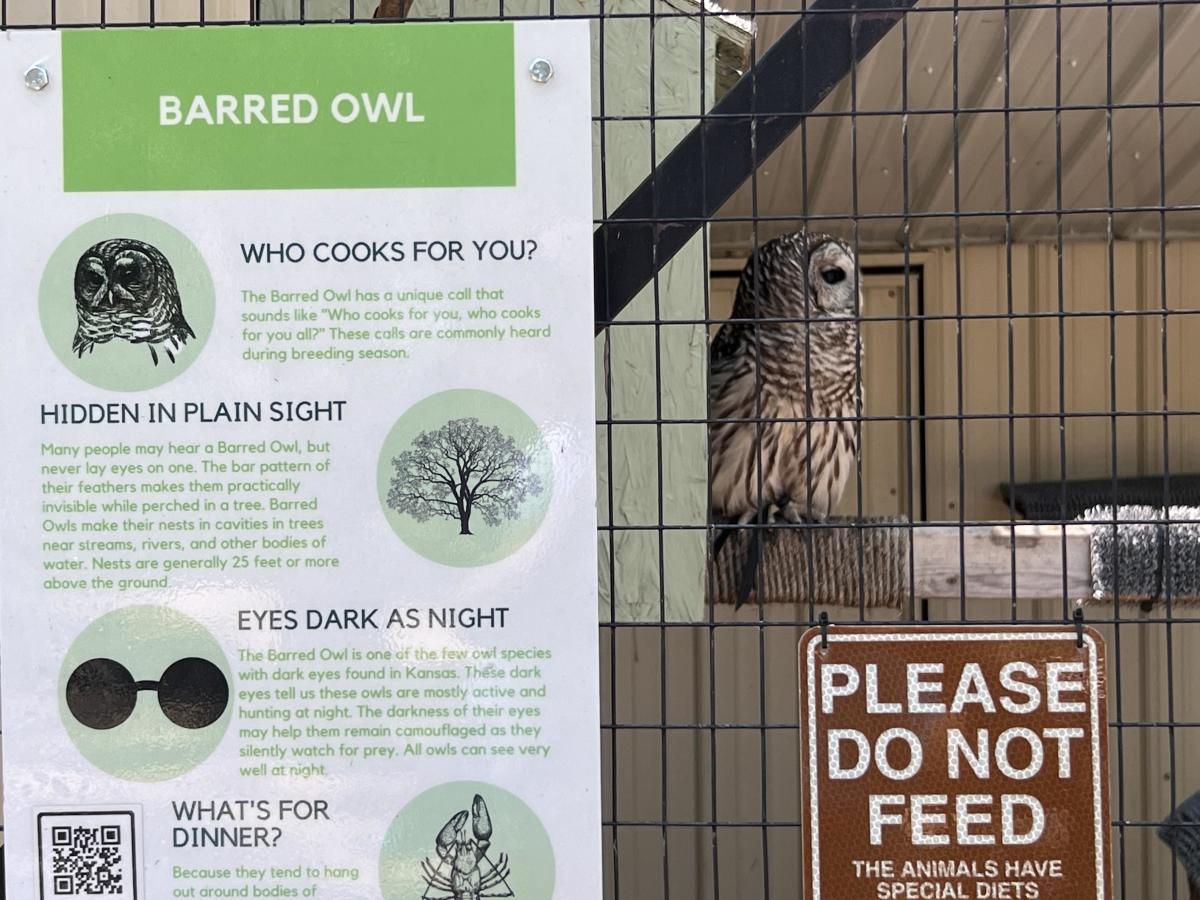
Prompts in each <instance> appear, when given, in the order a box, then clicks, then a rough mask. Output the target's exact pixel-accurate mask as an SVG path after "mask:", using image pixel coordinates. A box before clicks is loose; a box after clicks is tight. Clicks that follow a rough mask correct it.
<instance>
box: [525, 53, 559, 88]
mask: <svg viewBox="0 0 1200 900" xmlns="http://www.w3.org/2000/svg"><path fill="white" fill-rule="evenodd" d="M529 77H530V78H532V79H533V80H534V81H536V82H537V83H538V84H545V83H546V82H547V81H549V80H550V79H551V78H553V77H554V65H553V64H552V63H551V62H550V60H548V59H543V58H542V57H540V56H539V57H538V58H537V59H535V60H534V61H533V62H531V63H530V64H529Z"/></svg>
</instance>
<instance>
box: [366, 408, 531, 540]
mask: <svg viewBox="0 0 1200 900" xmlns="http://www.w3.org/2000/svg"><path fill="white" fill-rule="evenodd" d="M532 463H533V460H532V457H531V455H530V454H528V453H524V452H522V451H521V449H520V448H518V447H517V444H516V441H514V440H513V439H512V438H511V437H509V436H508V435H506V434H505V433H504V432H502V431H501V430H500V429H499V428H497V427H495V426H488V425H483V424H481V423H480V421H479V420H478V419H476V418H467V419H451V420H450V421H449V422H447V423H446V424H445V425H443V426H442V427H441V428H439V429H437V430H436V431H423V432H421V433H420V434H419V435H417V437H416V438H415V439H414V440H413V442H412V449H410V450H405V451H404V452H403V453H401V454H400V455H399V456H394V457H392V466H393V468H394V472H393V474H392V481H391V487H390V488H389V489H388V497H387V502H388V506H390V507H391V508H392V509H394V510H396V512H399V513H407V514H408V515H410V516H412V517H413V518H414V519H416V520H417V521H418V522H425V521H428V520H429V519H433V518H446V519H456V520H457V521H458V524H459V532H458V533H459V534H472V533H473V532H472V531H471V517H472V516H473V515H475V514H476V513H478V514H479V515H480V516H482V517H483V520H484V521H485V522H486V523H487V524H488V525H498V524H500V521H501V520H502V519H515V518H517V515H518V514H519V512H520V507H521V503H522V502H523V501H524V500H525V498H526V497H530V496H534V495H537V494H540V493H541V492H542V483H541V480H540V479H539V478H538V476H537V475H535V474H534V473H533V471H532Z"/></svg>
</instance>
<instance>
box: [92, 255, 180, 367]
mask: <svg viewBox="0 0 1200 900" xmlns="http://www.w3.org/2000/svg"><path fill="white" fill-rule="evenodd" d="M75 312H76V314H77V316H78V326H77V328H76V330H75V340H74V342H73V343H72V344H71V349H72V350H73V351H74V352H75V353H76V354H77V355H79V356H83V354H84V353H90V352H92V351H93V350H94V349H95V347H96V344H104V343H107V342H108V341H111V340H112V339H113V338H120V339H121V340H125V341H128V342H129V343H131V344H146V345H147V346H148V347H149V348H150V359H151V360H152V361H153V362H154V365H156V366H157V365H158V351H159V350H162V351H163V353H165V354H166V356H167V358H168V359H169V360H170V361H171V362H175V354H176V353H178V352H179V350H180V348H182V347H183V345H184V344H186V343H187V339H188V338H190V337H193V338H194V337H195V336H196V333H195V332H194V331H192V326H191V325H189V324H188V321H187V319H186V318H184V315H183V304H182V301H181V300H180V298H179V288H178V287H177V286H176V284H175V272H174V270H172V268H171V264H170V263H169V262H168V261H167V258H166V257H165V256H163V254H162V253H161V252H160V251H159V250H158V248H157V247H152V246H151V245H150V244H146V243H143V242H142V241H137V240H133V239H132V238H110V239H109V240H107V241H101V242H100V243H98V244H95V245H93V246H91V247H89V248H88V249H87V250H86V251H85V252H84V254H83V255H82V256H81V257H79V262H78V263H77V264H76V266H75Z"/></svg>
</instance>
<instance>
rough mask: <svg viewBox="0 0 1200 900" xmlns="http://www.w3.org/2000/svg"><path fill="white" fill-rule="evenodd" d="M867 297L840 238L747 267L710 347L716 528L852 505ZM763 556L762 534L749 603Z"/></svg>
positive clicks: (799, 243) (791, 240) (747, 580)
mask: <svg viewBox="0 0 1200 900" xmlns="http://www.w3.org/2000/svg"><path fill="white" fill-rule="evenodd" d="M860 302H861V294H860V289H859V278H858V268H857V263H856V261H855V258H854V251H853V250H851V249H850V247H849V246H847V245H846V243H845V242H843V241H841V240H838V239H837V238H835V237H833V236H831V235H828V234H805V233H797V234H789V235H784V236H783V237H779V238H776V239H775V240H772V241H770V242H768V243H766V244H764V245H763V246H762V247H760V248H759V250H758V252H757V253H755V254H754V256H752V257H751V259H750V260H749V261H748V262H747V263H746V266H745V268H744V269H743V270H742V276H741V281H740V282H739V284H738V291H737V298H736V300H735V302H734V308H733V315H732V317H731V319H732V320H731V321H730V322H728V323H726V324H724V325H722V326H721V330H720V331H719V332H718V334H717V336H716V338H715V339H714V341H713V343H712V347H711V348H710V351H709V366H710V376H709V401H710V416H711V418H712V422H711V424H710V426H709V429H710V431H709V433H710V438H711V460H710V480H711V483H712V507H713V508H712V515H713V521H714V522H718V523H740V524H747V523H750V522H752V521H756V520H757V521H759V522H773V521H775V519H776V517H780V518H783V519H784V520H786V521H788V522H800V521H802V520H805V519H808V520H817V521H820V520H823V519H825V518H826V517H827V516H828V515H829V514H830V512H831V511H832V510H833V508H834V507H835V506H836V505H837V503H838V500H839V499H841V495H842V491H843V489H844V488H845V486H846V479H847V477H848V476H849V474H850V469H851V466H853V464H854V457H855V454H856V452H857V446H856V439H855V432H854V416H855V404H856V400H857V397H858V395H859V391H858V383H859V374H860V372H861V358H862V345H861V342H860V339H859V333H858V310H859V305H860ZM739 320H742V321H739ZM754 320H757V321H754ZM806 320H807V321H806ZM739 420H741V421H739ZM745 420H755V421H745ZM759 422H761V425H759V424H758V423H759ZM760 491H761V492H760ZM730 533H732V529H722V530H721V533H720V534H719V535H718V538H717V542H716V544H715V545H714V557H715V555H716V553H718V552H719V550H720V545H721V544H722V543H723V542H724V539H725V538H726V537H727V536H728V535H729V534H730ZM757 555H758V541H757V532H755V539H754V540H752V541H751V550H750V557H751V558H750V560H749V561H748V564H747V566H748V572H744V573H743V575H742V578H741V585H742V587H741V589H740V590H739V605H740V602H741V601H742V600H744V599H745V598H746V596H748V595H749V592H750V590H751V589H752V588H753V578H754V571H753V570H754V568H756V567H757Z"/></svg>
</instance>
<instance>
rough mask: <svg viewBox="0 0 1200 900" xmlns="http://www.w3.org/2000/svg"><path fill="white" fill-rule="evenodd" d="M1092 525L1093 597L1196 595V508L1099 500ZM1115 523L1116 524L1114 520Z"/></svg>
mask: <svg viewBox="0 0 1200 900" xmlns="http://www.w3.org/2000/svg"><path fill="white" fill-rule="evenodd" d="M1081 518H1082V519H1083V520H1084V521H1087V522H1092V523H1096V524H1094V526H1093V528H1092V538H1091V557H1092V560H1091V561H1092V596H1093V598H1094V599H1096V600H1111V599H1113V598H1115V597H1120V599H1121V600H1132V601H1155V600H1165V599H1166V598H1167V597H1168V596H1169V597H1170V598H1171V600H1172V601H1176V600H1178V601H1183V602H1196V601H1200V508H1197V507H1194V506H1172V507H1170V508H1169V509H1168V510H1164V509H1163V508H1162V507H1160V506H1118V507H1116V508H1115V519H1114V508H1113V507H1111V506H1097V507H1093V508H1092V509H1089V510H1088V511H1087V512H1085V513H1084V514H1083V516H1082V517H1081ZM1114 523H1115V524H1114Z"/></svg>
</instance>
